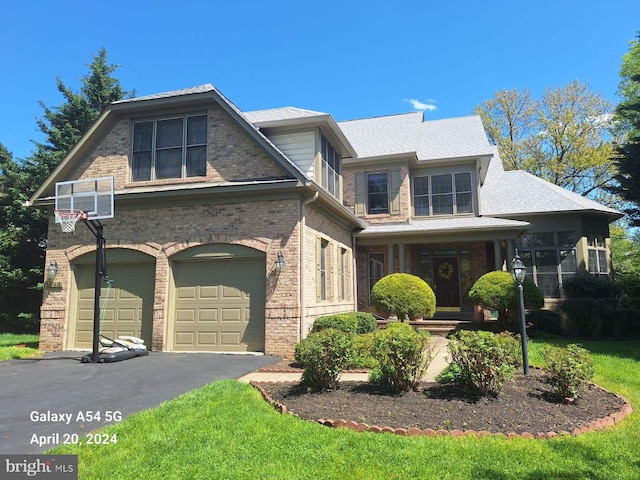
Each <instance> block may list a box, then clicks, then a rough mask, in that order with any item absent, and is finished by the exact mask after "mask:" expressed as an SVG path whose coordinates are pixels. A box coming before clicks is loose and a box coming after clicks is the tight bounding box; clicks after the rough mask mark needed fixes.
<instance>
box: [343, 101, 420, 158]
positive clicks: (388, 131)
mask: <svg viewBox="0 0 640 480" xmlns="http://www.w3.org/2000/svg"><path fill="white" fill-rule="evenodd" d="M421 124H422V112H414V113H406V114H402V115H390V116H387V117H374V118H363V119H360V120H350V121H346V122H338V126H339V127H340V129H341V130H342V131H343V132H344V134H345V135H346V136H347V138H348V139H349V142H350V143H351V145H353V147H354V148H355V149H356V152H358V156H359V157H361V158H368V157H378V156H386V155H396V154H400V153H415V152H416V150H417V140H418V138H419V135H420V125H421Z"/></svg>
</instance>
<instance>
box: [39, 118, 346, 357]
mask: <svg viewBox="0 0 640 480" xmlns="http://www.w3.org/2000/svg"><path fill="white" fill-rule="evenodd" d="M130 141H131V121H130V120H129V119H127V118H121V119H119V120H118V121H117V122H116V124H115V126H114V127H113V129H112V130H111V131H110V132H109V133H107V134H106V135H105V136H104V137H103V138H102V139H100V141H99V142H98V144H97V145H96V146H95V148H94V149H93V151H92V152H91V153H89V154H88V155H86V158H84V159H82V160H81V161H80V162H79V166H78V168H77V170H76V171H75V173H74V174H72V175H71V176H70V177H69V178H65V179H59V180H69V179H78V178H94V177H102V176H114V180H115V181H114V184H115V189H116V191H118V190H122V189H125V190H126V189H128V188H131V187H139V186H148V185H153V184H152V183H150V182H143V183H131V182H129V178H130V168H129V154H130V151H129V149H130ZM208 141H209V144H208V148H207V175H206V179H197V180H200V181H209V182H217V181H230V180H238V179H247V178H265V177H282V176H285V175H286V171H285V169H284V168H282V167H281V166H280V165H279V164H278V163H277V162H276V161H275V160H274V159H272V158H271V157H270V156H269V155H268V154H267V153H265V152H264V151H263V150H262V148H261V147H260V146H259V145H258V144H257V143H256V142H255V141H254V140H253V139H252V138H251V137H250V136H249V135H248V134H246V132H244V131H243V130H242V129H241V128H240V127H238V126H237V125H236V124H235V123H233V122H231V121H230V119H229V118H228V117H227V116H226V114H225V113H224V112H223V111H222V110H221V109H219V108H217V107H213V108H210V109H209V137H208ZM184 182H185V181H184V180H178V181H163V182H159V183H162V184H166V183H184ZM124 198H126V197H124ZM125 202H126V199H125V200H122V199H120V198H118V197H116V204H115V218H114V219H109V220H103V221H102V223H103V225H104V235H105V238H106V239H107V248H117V247H121V248H129V249H133V250H136V251H141V252H144V253H146V254H148V255H150V256H151V257H153V258H155V265H156V283H155V293H154V301H153V334H152V348H153V349H154V350H163V349H165V348H166V345H167V343H166V342H167V338H166V335H167V332H166V330H167V319H168V316H169V315H170V312H168V298H169V278H170V270H169V268H170V262H169V260H170V258H171V255H174V254H176V253H178V252H180V251H182V250H184V249H186V248H189V247H194V246H198V245H203V244H206V243H230V244H237V245H244V246H248V247H251V248H255V249H257V250H260V251H262V252H264V253H265V257H266V271H265V280H266V285H267V292H266V305H265V312H264V313H265V330H266V334H265V350H266V353H267V354H274V355H282V356H291V355H292V354H293V348H294V346H295V343H296V342H297V341H298V340H299V337H300V331H301V328H300V317H301V314H302V312H301V311H300V288H301V286H300V275H299V269H300V267H301V265H300V260H299V257H300V225H299V218H300V209H301V205H300V199H299V198H298V196H297V194H296V193H295V192H291V193H289V194H281V195H280V198H278V197H275V196H274V195H269V194H260V193H257V194H256V196H255V199H247V198H246V197H245V198H242V199H240V198H238V199H236V200H233V199H228V201H227V203H220V198H219V197H218V198H213V197H212V198H211V202H209V203H207V202H208V199H207V198H203V202H202V203H203V204H201V205H193V203H194V202H193V200H191V201H190V204H185V203H184V202H183V203H182V204H181V203H180V201H178V200H176V199H171V198H167V197H165V198H164V199H162V200H157V201H156V203H155V204H151V205H150V204H149V202H147V203H146V204H145V205H144V206H143V207H144V208H140V209H138V208H137V207H136V205H135V204H130V203H125ZM214 202H216V203H214ZM312 216H313V218H314V220H313V221H312V223H313V224H314V227H313V228H315V229H318V230H319V231H322V229H324V228H327V229H328V230H327V232H324V234H325V235H327V236H328V237H330V238H333V237H332V236H333V235H338V236H339V242H340V243H345V244H346V245H349V246H350V240H349V239H348V238H347V237H346V234H345V230H344V229H342V230H341V229H339V228H336V226H335V225H331V223H332V222H324V221H323V220H322V216H323V215H322V214H321V213H317V212H315V213H314V214H313V215H312ZM94 250H95V237H94V236H93V235H92V234H91V232H90V231H89V229H88V228H86V227H85V226H84V225H82V224H79V225H77V229H76V232H75V234H63V233H62V232H61V231H60V228H59V226H58V225H54V224H53V219H51V220H50V225H49V243H48V250H47V259H46V264H47V265H48V264H49V263H50V262H53V261H56V262H58V265H59V273H58V276H57V277H56V281H59V282H60V284H61V285H62V286H61V288H46V289H45V293H44V298H43V305H42V308H41V318H42V320H41V343H40V345H41V348H42V349H43V350H45V351H47V350H61V349H64V348H66V347H67V346H68V339H67V330H68V328H67V327H68V319H69V315H70V311H69V302H70V298H69V295H70V292H72V288H73V274H72V267H71V266H72V264H73V261H74V259H76V258H78V257H79V256H80V255H83V254H85V253H87V252H91V251H94ZM279 251H281V252H282V253H283V255H284V256H285V258H286V262H287V263H286V267H285V270H284V271H283V272H281V273H279V274H278V273H276V272H275V271H274V262H275V259H276V257H277V254H278V252H279ZM303 287H306V286H303Z"/></svg>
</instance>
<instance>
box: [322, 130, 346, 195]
mask: <svg viewBox="0 0 640 480" xmlns="http://www.w3.org/2000/svg"><path fill="white" fill-rule="evenodd" d="M320 155H321V158H322V160H321V170H322V171H321V175H322V178H321V184H322V186H323V187H324V188H326V189H327V190H329V192H331V194H332V195H333V196H334V197H336V198H341V195H340V188H341V187H340V185H341V184H340V170H341V167H342V159H341V158H340V154H339V153H338V152H337V151H336V149H335V148H333V145H331V144H330V143H329V141H328V140H327V139H326V138H325V136H324V135H322V134H321V135H320Z"/></svg>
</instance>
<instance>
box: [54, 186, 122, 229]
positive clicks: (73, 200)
mask: <svg viewBox="0 0 640 480" xmlns="http://www.w3.org/2000/svg"><path fill="white" fill-rule="evenodd" d="M55 209H56V210H82V211H83V212H85V213H86V214H87V220H100V219H105V218H113V177H100V178H88V179H83V180H71V181H68V182H58V183H56V206H55ZM56 222H58V221H57V220H56ZM58 223H59V222H58Z"/></svg>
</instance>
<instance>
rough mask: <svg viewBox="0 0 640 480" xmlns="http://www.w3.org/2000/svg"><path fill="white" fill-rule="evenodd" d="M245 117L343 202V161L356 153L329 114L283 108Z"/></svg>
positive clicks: (309, 175)
mask: <svg viewBox="0 0 640 480" xmlns="http://www.w3.org/2000/svg"><path fill="white" fill-rule="evenodd" d="M244 116H245V117H246V118H247V120H248V121H249V122H251V123H253V124H254V125H255V126H256V127H257V128H258V129H259V130H260V131H261V132H262V133H263V134H264V135H265V136H266V137H267V138H269V140H271V141H272V142H273V143H274V144H275V145H276V146H277V147H278V148H279V149H280V150H281V151H282V152H283V153H284V154H285V155H286V156H287V157H288V158H289V159H290V160H291V161H292V162H294V163H295V164H296V165H297V166H298V168H299V169H300V170H301V171H302V172H304V173H305V175H306V176H307V177H308V178H309V179H310V180H313V181H314V182H315V183H317V184H318V185H321V186H322V187H324V188H325V189H326V190H327V191H328V192H329V193H331V194H332V195H333V196H334V197H336V198H337V199H338V200H339V201H342V188H343V185H342V159H343V158H346V157H354V156H356V152H355V150H354V148H353V147H352V146H351V144H350V143H349V141H348V139H347V138H346V136H345V135H344V133H343V132H342V130H340V128H339V127H338V124H337V123H336V121H335V120H334V119H333V117H332V116H331V115H330V114H328V113H322V112H316V111H313V110H303V109H300V108H295V107H283V108H274V109H270V110H257V111H253V112H244Z"/></svg>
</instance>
